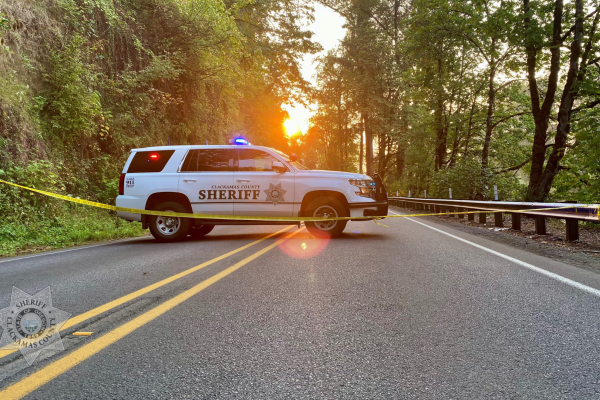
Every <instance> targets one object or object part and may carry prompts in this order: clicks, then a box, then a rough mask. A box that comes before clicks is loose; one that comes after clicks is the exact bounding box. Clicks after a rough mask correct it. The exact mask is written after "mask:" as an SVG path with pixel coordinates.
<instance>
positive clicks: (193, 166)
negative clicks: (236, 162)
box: [181, 149, 235, 172]
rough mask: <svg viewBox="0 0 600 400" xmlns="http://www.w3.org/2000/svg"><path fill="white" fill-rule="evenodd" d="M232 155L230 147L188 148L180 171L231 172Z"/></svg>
mask: <svg viewBox="0 0 600 400" xmlns="http://www.w3.org/2000/svg"><path fill="white" fill-rule="evenodd" d="M234 155H235V154H234V152H233V150H230V149H194V150H190V151H189V152H188V154H187V157H186V158H185V161H184V162H183V165H182V166H181V172H219V171H220V172H232V171H233V157H234Z"/></svg>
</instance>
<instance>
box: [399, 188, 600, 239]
mask: <svg viewBox="0 0 600 400" xmlns="http://www.w3.org/2000/svg"><path fill="white" fill-rule="evenodd" d="M388 201H389V204H390V205H391V206H396V207H401V208H412V209H416V210H425V211H430V212H432V213H446V214H448V215H449V216H454V215H456V216H457V217H458V218H464V217H465V215H466V216H467V217H468V219H469V221H473V220H475V215H476V214H455V213H457V212H461V211H463V212H464V211H481V212H480V213H477V215H478V217H479V218H478V222H479V223H480V224H485V223H486V222H487V214H488V213H494V225H495V226H496V227H503V226H504V219H503V217H502V215H503V214H504V213H508V214H511V219H512V229H515V230H521V217H522V216H525V217H528V218H533V219H534V220H535V232H536V233H537V234H538V235H546V234H547V233H546V218H556V219H564V220H565V226H566V228H565V230H566V240H567V241H575V240H579V221H588V222H594V223H600V219H599V216H598V205H597V204H578V203H525V202H524V203H520V202H511V201H477V200H451V199H422V198H414V197H390V198H389V199H388ZM567 206H569V207H572V208H568V209H562V210H557V209H556V208H559V207H567ZM545 208H548V209H549V210H544V209H545ZM527 210H532V211H527Z"/></svg>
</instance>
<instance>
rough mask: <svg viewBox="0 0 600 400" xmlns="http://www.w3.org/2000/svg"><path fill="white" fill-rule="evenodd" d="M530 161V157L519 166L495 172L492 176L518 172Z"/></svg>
mask: <svg viewBox="0 0 600 400" xmlns="http://www.w3.org/2000/svg"><path fill="white" fill-rule="evenodd" d="M530 161H531V157H529V158H528V159H527V160H525V161H523V162H522V163H521V164H519V165H515V166H514V167H510V168H505V169H501V170H500V171H495V172H493V174H494V175H498V174H502V173H504V172H510V171H516V170H519V169H521V168H523V167H524V166H525V165H527V164H528V163H529V162H530Z"/></svg>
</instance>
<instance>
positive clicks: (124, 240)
mask: <svg viewBox="0 0 600 400" xmlns="http://www.w3.org/2000/svg"><path fill="white" fill-rule="evenodd" d="M146 237H147V236H137V237H133V238H127V239H117V240H111V241H110V242H107V243H100V244H93V245H90V246H85V245H84V246H77V247H73V248H70V249H65V250H58V251H48V252H44V253H37V254H31V255H29V256H23V257H18V258H7V259H5V260H3V259H0V264H2V263H5V262H10V261H20V260H25V259H27V258H33V257H41V256H51V255H53V254H60V253H66V252H69V251H75V250H85V249H91V248H92V247H100V246H108V245H109V244H115V243H123V242H129V241H131V240H136V239H142V238H146Z"/></svg>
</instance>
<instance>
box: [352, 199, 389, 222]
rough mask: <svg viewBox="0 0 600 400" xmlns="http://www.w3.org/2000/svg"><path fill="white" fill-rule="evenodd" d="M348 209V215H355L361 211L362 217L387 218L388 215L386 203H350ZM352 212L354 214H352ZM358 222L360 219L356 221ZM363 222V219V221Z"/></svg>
mask: <svg viewBox="0 0 600 400" xmlns="http://www.w3.org/2000/svg"><path fill="white" fill-rule="evenodd" d="M348 207H349V208H350V215H352V216H353V217H354V216H359V215H357V213H356V211H360V209H362V215H360V216H362V217H387V215H388V202H387V201H370V202H368V203H367V202H365V203H351V204H349V205H348ZM353 211H354V212H353ZM357 221H360V219H357ZM363 221H364V219H363Z"/></svg>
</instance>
